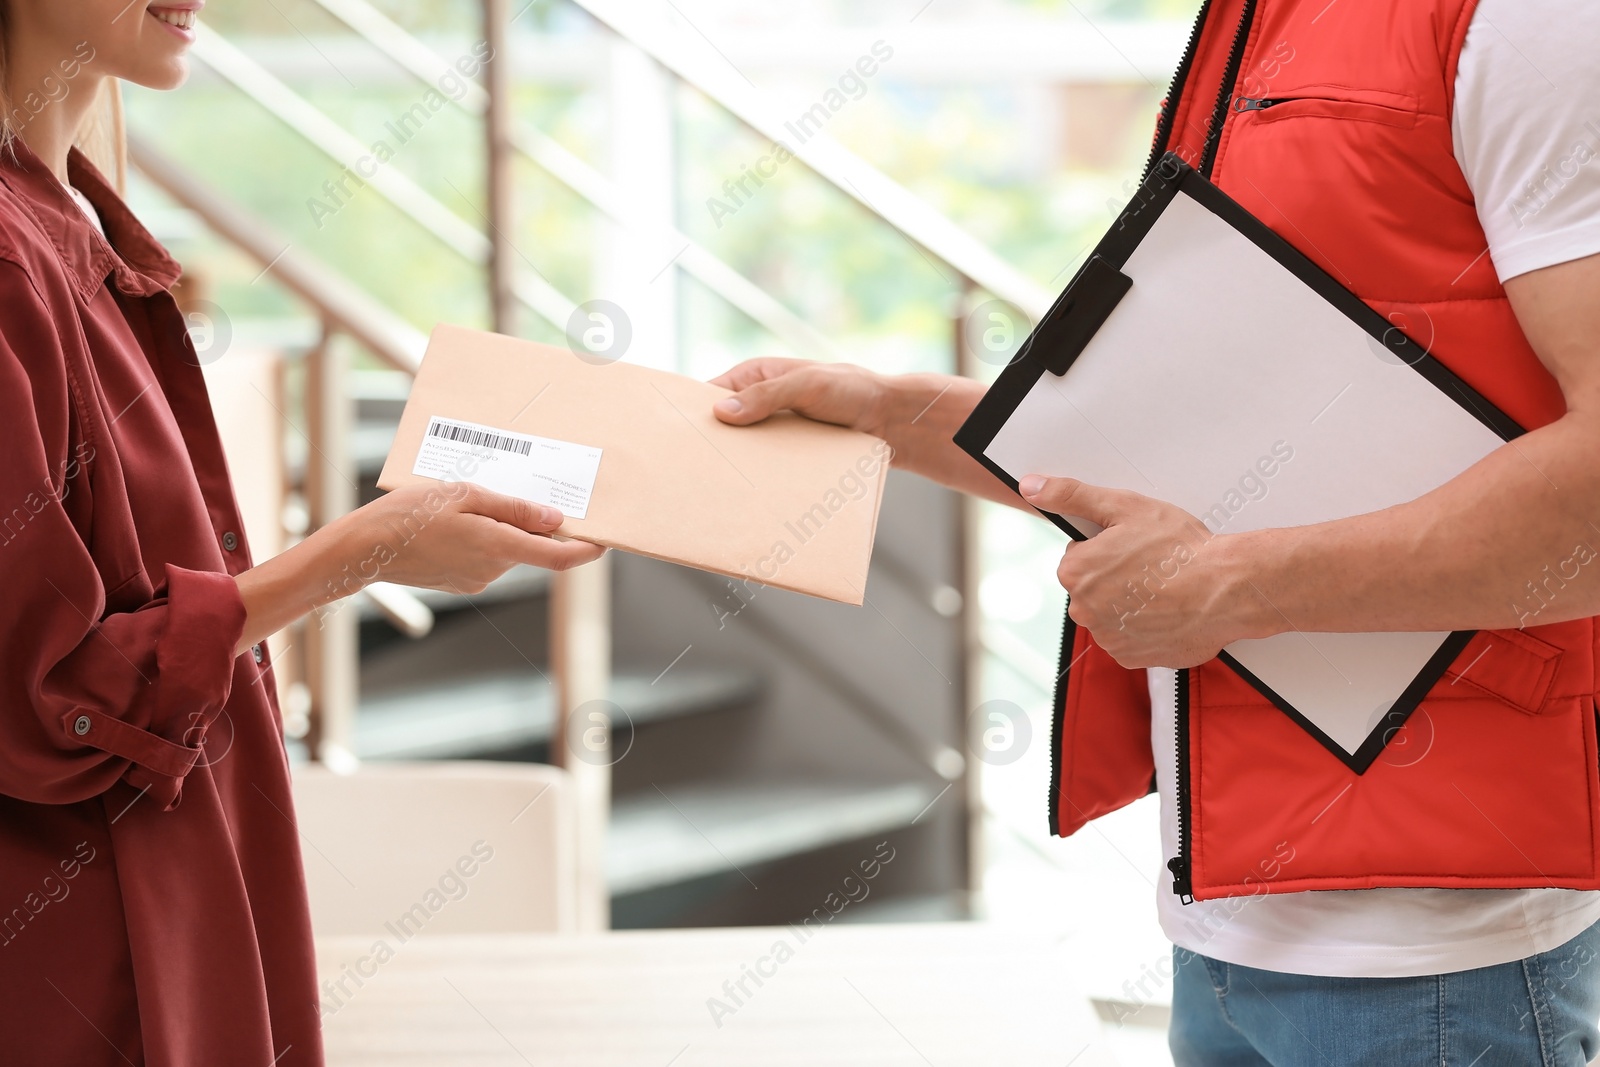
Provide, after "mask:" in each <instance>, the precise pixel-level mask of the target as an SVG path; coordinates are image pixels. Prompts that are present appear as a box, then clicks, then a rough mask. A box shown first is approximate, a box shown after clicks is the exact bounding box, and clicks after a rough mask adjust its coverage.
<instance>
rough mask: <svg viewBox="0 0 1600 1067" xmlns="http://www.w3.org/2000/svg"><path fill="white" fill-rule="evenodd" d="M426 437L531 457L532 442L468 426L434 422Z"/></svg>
mask: <svg viewBox="0 0 1600 1067" xmlns="http://www.w3.org/2000/svg"><path fill="white" fill-rule="evenodd" d="M428 436H429V437H443V438H444V439H445V440H446V441H460V442H462V443H463V444H468V445H484V446H486V447H488V448H497V449H499V450H500V451H502V452H515V453H516V454H517V455H519V456H526V455H531V454H532V452H533V442H532V441H518V440H517V439H516V438H514V437H505V436H502V435H501V434H497V433H490V432H489V431H488V430H474V429H473V428H472V427H470V426H458V425H457V424H455V423H453V422H442V421H435V422H434V423H433V424H432V425H430V426H429V427H428Z"/></svg>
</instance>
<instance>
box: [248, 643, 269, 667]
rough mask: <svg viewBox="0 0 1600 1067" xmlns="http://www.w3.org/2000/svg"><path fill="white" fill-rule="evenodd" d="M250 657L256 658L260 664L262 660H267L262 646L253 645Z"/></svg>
mask: <svg viewBox="0 0 1600 1067" xmlns="http://www.w3.org/2000/svg"><path fill="white" fill-rule="evenodd" d="M250 655H252V656H254V657H255V661H256V662H257V663H260V662H261V661H262V660H264V659H266V658H267V657H266V654H265V653H263V652H262V651H261V646H260V645H251V646H250Z"/></svg>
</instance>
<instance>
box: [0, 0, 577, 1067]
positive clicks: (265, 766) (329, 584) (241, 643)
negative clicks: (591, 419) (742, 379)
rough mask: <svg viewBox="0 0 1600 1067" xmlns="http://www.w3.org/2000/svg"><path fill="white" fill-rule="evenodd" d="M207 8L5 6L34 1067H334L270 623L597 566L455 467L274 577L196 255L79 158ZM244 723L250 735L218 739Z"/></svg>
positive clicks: (160, 78)
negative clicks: (231, 420) (235, 473)
mask: <svg viewBox="0 0 1600 1067" xmlns="http://www.w3.org/2000/svg"><path fill="white" fill-rule="evenodd" d="M200 6H201V0H178V2H176V3H172V4H162V3H156V4H151V5H148V6H147V5H146V4H145V3H144V0H134V2H133V3H129V2H128V0H73V2H70V3H64V2H62V0H0V43H3V49H0V55H3V59H4V65H3V68H0V76H3V80H0V85H3V87H4V90H5V101H4V102H5V109H4V114H5V117H6V131H5V133H4V135H3V136H4V137H5V139H6V140H7V142H8V144H7V146H6V147H5V148H4V149H0V435H3V440H4V445H5V449H4V453H5V461H4V462H3V463H0V563H3V567H4V575H5V588H6V593H7V596H6V597H5V598H4V602H3V606H0V657H3V666H0V686H3V687H4V689H3V693H0V1061H3V1062H4V1063H6V1064H8V1065H29V1067H31V1065H35V1064H38V1065H47V1064H48V1065H56V1064H72V1065H74V1067H88V1065H94V1064H125V1063H126V1064H135V1065H140V1064H151V1065H157V1064H159V1065H162V1067H168V1065H179V1067H189V1065H193V1067H216V1065H220V1064H253V1065H259V1067H267V1065H269V1064H277V1065H279V1067H290V1065H294V1064H316V1063H320V1062H321V1042H320V1037H319V1029H318V1019H317V994H316V984H315V979H314V970H313V958H312V946H311V930H310V921H309V916H308V913H307V908H306V900H305V887H304V882H303V879H302V876H301V871H300V860H299V856H300V852H299V843H298V841H297V839H296V833H295V827H294V822H293V814H294V813H293V810H292V807H291V801H290V793H289V769H288V765H287V762H286V760H285V756H284V749H283V744H282V739H281V729H280V720H279V713H278V708H277V705H276V702H275V698H274V696H273V686H272V683H271V679H270V677H269V676H268V675H269V671H270V663H269V662H268V660H267V656H266V653H265V649H264V646H263V645H262V644H261V642H262V641H264V640H265V638H266V637H267V636H268V635H269V634H271V633H273V632H274V631H276V630H278V629H281V628H282V627H284V626H285V625H287V624H289V623H290V622H292V621H294V620H295V619H297V618H299V617H300V616H301V615H304V614H305V613H306V612H308V611H310V610H312V609H313V608H315V607H318V606H320V605H322V604H325V603H327V602H328V601H329V600H331V599H333V598H334V597H335V596H339V595H344V594H345V592H346V591H347V588H348V587H347V585H346V580H347V577H348V575H351V574H358V573H367V572H366V571H363V567H362V564H363V562H364V561H367V560H370V559H375V558H376V559H386V560H389V562H387V563H386V564H385V565H384V567H383V568H382V575H381V576H382V578H383V579H384V580H386V581H391V582H400V583H404V584H409V585H418V586H428V587H433V588H444V589H456V590H463V591H476V590H478V589H481V588H482V587H483V585H484V584H485V583H487V582H488V581H489V580H491V579H492V578H494V577H495V576H497V575H498V574H500V573H502V572H503V571H505V570H506V569H507V568H509V567H510V566H512V565H513V564H516V563H531V564H534V565H537V566H542V567H549V568H552V569H563V568H566V567H571V566H574V565H577V564H581V563H585V562H588V561H589V560H592V559H595V558H596V557H597V556H599V555H600V549H598V548H596V547H594V546H592V545H587V544H583V543H578V542H560V541H556V540H554V539H553V538H551V537H549V536H547V535H548V534H550V533H551V532H552V531H554V530H555V529H557V528H558V527H559V526H560V523H561V516H560V514H559V513H557V512H554V511H552V510H551V509H541V508H538V507H536V506H534V505H531V504H528V503H526V502H523V501H519V500H514V499H511V498H509V497H504V496H500V495H497V494H494V493H490V492H487V491H484V490H480V489H478V488H476V487H471V486H465V485H444V484H442V483H441V484H440V485H439V486H438V487H437V488H434V489H411V490H401V491H398V492H394V493H391V494H389V495H388V496H387V497H384V498H383V499H381V500H379V501H376V502H374V503H372V504H369V505H367V506H366V507H363V508H361V509H360V510H358V511H356V512H354V513H352V514H350V515H347V516H345V517H344V518H343V519H341V520H339V521H337V522H335V523H333V524H332V525H330V526H328V527H326V528H324V529H322V530H319V531H318V532H317V533H315V534H313V535H312V536H311V537H309V538H307V539H306V540H305V541H304V542H302V543H301V544H299V545H297V546H295V547H294V548H292V549H290V550H288V551H287V552H284V553H283V554H282V555H280V556H278V557H276V558H274V559H272V560H270V561H268V562H266V563H263V564H261V565H260V566H252V565H251V562H250V557H249V551H248V548H247V547H246V545H245V543H244V539H243V536H242V531H241V525H240V521H239V514H238V511H237V509H236V508H235V506H234V501H233V495H232V491H231V489H230V484H229V476H228V472H227V470H226V468H225V466H224V462H223V457H222V451H221V448H220V446H219V444H218V439H217V432H216V428H215V425H214V424H213V421H212V416H211V411H210V407H209V405H208V402H207V399H206V391H205V385H204V383H203V381H202V379H201V374H200V369H199V366H198V361H197V359H196V357H195V353H194V349H193V347H192V345H191V344H190V342H189V340H188V336H187V334H186V332H185V329H184V323H183V319H182V317H181V316H180V314H179V312H178V309H177V307H176V305H175V304H174V302H173V298H172V296H171V295H170V293H169V292H168V289H169V287H170V286H171V285H172V284H173V282H174V281H175V280H176V279H177V277H178V266H177V264H176V263H174V262H173V261H172V259H171V258H169V257H168V256H167V254H166V253H165V252H164V251H163V250H162V249H161V248H160V246H159V245H157V244H156V242H155V241H154V240H153V239H152V238H151V237H150V235H149V234H148V233H146V232H145V230H144V229H143V228H142V227H141V226H140V225H139V223H138V222H137V221H136V220H135V219H134V217H133V215H132V214H131V213H130V212H129V211H128V209H127V207H126V206H125V205H124V204H123V203H122V202H121V200H119V199H118V197H117V195H116V193H115V191H114V190H113V189H112V188H111V187H110V186H109V185H108V184H107V182H106V181H105V179H104V178H102V176H101V175H100V174H99V172H97V171H96V170H95V169H94V167H93V166H92V165H90V164H89V163H88V162H87V160H86V159H85V157H84V156H83V155H82V154H81V153H80V152H79V151H77V150H76V149H74V148H73V147H72V145H73V142H74V139H75V137H76V136H77V135H78V133H79V131H80V129H81V128H82V127H83V125H84V123H85V120H86V118H87V117H88V116H89V114H90V112H91V111H92V110H93V108H94V106H95V101H96V99H97V98H98V97H99V96H100V95H101V89H102V87H103V86H104V85H105V83H106V82H107V80H108V79H114V78H124V79H128V80H130V81H134V82H137V83H138V84H141V85H145V86H148V87H151V88H157V89H171V88H174V87H176V86H177V85H179V84H180V83H181V82H182V81H183V80H184V77H185V74H186V72H187V66H186V60H185V53H186V51H187V50H188V47H189V45H190V44H191V43H192V42H193V40H194V32H193V25H194V19H195V17H196V15H197V14H198V12H199V8H200ZM239 473H240V476H241V477H245V478H248V477H250V476H251V474H250V472H249V471H248V470H245V471H241V472H239ZM419 516H421V517H424V521H422V522H421V523H420V531H419V530H418V526H419V523H418V517H419ZM407 521H408V522H409V527H407V528H403V527H402V523H403V522H407ZM402 533H403V536H402ZM391 557H392V558H391ZM224 716H225V717H226V721H227V722H229V723H231V734H232V739H231V747H229V740H230V739H229V737H228V736H227V735H226V734H222V735H221V736H220V737H219V738H218V744H217V746H215V747H216V750H217V751H216V754H215V755H214V756H211V757H209V758H208V752H210V751H211V750H210V749H208V743H207V732H208V728H209V727H210V725H211V724H212V723H213V722H214V721H215V720H217V719H218V718H221V717H224ZM219 733H220V731H219ZM224 757H225V758H224Z"/></svg>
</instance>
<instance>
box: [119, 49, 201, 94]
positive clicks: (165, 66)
mask: <svg viewBox="0 0 1600 1067" xmlns="http://www.w3.org/2000/svg"><path fill="white" fill-rule="evenodd" d="M123 80H124V81H130V82H133V83H134V84H135V85H141V86H143V87H144V88H146V89H155V90H157V91H160V92H165V91H167V90H169V89H176V88H178V87H180V86H181V85H183V83H184V82H186V81H188V80H189V57H188V56H187V55H177V56H173V57H172V58H171V59H168V60H165V61H162V62H159V63H150V64H145V65H141V67H140V69H139V70H138V72H137V73H134V74H125V75H123Z"/></svg>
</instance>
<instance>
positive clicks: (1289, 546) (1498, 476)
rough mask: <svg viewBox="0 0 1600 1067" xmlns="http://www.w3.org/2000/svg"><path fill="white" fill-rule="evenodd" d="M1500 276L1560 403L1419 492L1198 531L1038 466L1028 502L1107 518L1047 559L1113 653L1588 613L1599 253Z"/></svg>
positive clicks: (1596, 533) (1596, 569) (1598, 595)
mask: <svg viewBox="0 0 1600 1067" xmlns="http://www.w3.org/2000/svg"><path fill="white" fill-rule="evenodd" d="M1506 292H1507V294H1508V295H1509V296H1510V298H1511V304H1512V307H1513V309H1514V310H1515V311H1516V314H1517V319H1518V321H1519V322H1520V323H1521V325H1522V329H1523V332H1524V333H1525V334H1526V335H1527V337H1528V340H1529V342H1530V343H1531V344H1532V346H1533V349H1534V351H1535V352H1536V353H1537V354H1538V355H1539V358H1540V359H1541V360H1542V361H1543V362H1544V364H1545V366H1546V367H1548V368H1549V370H1550V372H1551V374H1552V375H1554V377H1555V378H1556V381H1557V382H1558V383H1559V385H1560V386H1561V390H1562V393H1563V395H1564V396H1565V397H1566V401H1567V413H1566V414H1565V415H1564V416H1563V417H1561V418H1560V419H1558V420H1557V421H1555V422H1554V423H1551V424H1549V425H1547V426H1544V427H1542V428H1540V429H1538V430H1534V431H1532V432H1530V433H1528V434H1526V435H1524V436H1522V437H1520V438H1518V439H1517V440H1516V441H1515V442H1512V443H1510V444H1507V445H1505V446H1504V447H1502V448H1500V449H1498V450H1497V451H1495V452H1493V453H1491V454H1490V455H1489V456H1487V457H1486V458H1484V459H1483V460H1482V461H1481V462H1479V463H1477V464H1476V465H1474V466H1473V467H1471V468H1469V469H1468V470H1467V471H1465V472H1464V473H1463V474H1461V475H1460V476H1459V477H1457V478H1455V479H1453V480H1452V481H1450V482H1448V483H1446V484H1445V485H1443V486H1441V487H1440V488H1438V489H1436V490H1434V491H1433V492H1431V493H1429V494H1427V495H1426V496H1423V497H1421V498H1420V499H1418V500H1415V501H1412V502H1410V503H1408V504H1403V505H1399V506H1397V507H1393V508H1388V509H1386V510H1384V511H1379V512H1374V513H1372V514H1368V515H1361V516H1356V517H1354V518H1349V519H1341V520H1339V521H1336V522H1327V523H1321V524H1319V525H1315V526H1303V527H1295V528H1290V529H1278V530H1260V531H1254V532H1250V533H1240V534H1228V535H1223V536H1219V537H1211V536H1210V535H1209V534H1208V533H1207V532H1206V530H1205V528H1204V527H1203V526H1201V525H1200V524H1199V523H1198V522H1197V521H1196V520H1194V519H1193V518H1192V517H1191V516H1189V515H1187V514H1185V513H1184V512H1182V511H1180V510H1179V509H1177V508H1174V507H1171V506H1170V505H1166V504H1162V503H1159V502H1157V501H1153V500H1149V499H1148V498H1145V497H1141V496H1138V495H1136V494H1131V493H1120V492H1114V491H1111V490H1105V489H1097V488H1094V487H1092V486H1084V485H1081V484H1079V483H1074V482H1071V481H1068V480H1064V479H1059V480H1049V481H1047V482H1046V484H1045V486H1044V488H1043V490H1041V491H1040V492H1038V493H1037V494H1036V495H1033V496H1031V497H1029V498H1028V499H1030V500H1031V502H1033V503H1035V504H1037V505H1038V506H1040V507H1042V508H1045V509H1047V510H1051V511H1060V512H1066V513H1069V514H1076V515H1083V516H1085V517H1087V518H1091V519H1095V520H1096V521H1101V520H1105V521H1106V522H1107V523H1109V528H1108V529H1107V530H1106V531H1105V532H1104V533H1102V534H1100V535H1098V536H1096V537H1094V538H1093V539H1091V540H1090V541H1088V542H1085V543H1083V544H1080V545H1074V546H1072V548H1071V549H1070V551H1068V553H1067V554H1066V557H1065V558H1064V559H1063V561H1062V564H1061V568H1060V577H1061V580H1062V583H1063V584H1064V585H1065V586H1066V587H1067V588H1068V589H1069V590H1071V591H1072V615H1073V617H1074V618H1075V619H1077V620H1078V621H1079V622H1080V623H1081V624H1083V625H1085V626H1087V627H1088V628H1089V629H1090V630H1091V631H1092V632H1093V633H1094V635H1095V637H1096V639H1097V640H1098V641H1099V642H1100V643H1101V644H1102V645H1104V646H1106V647H1107V649H1108V651H1110V652H1111V653H1112V654H1113V655H1115V656H1116V657H1117V659H1118V660H1119V661H1121V662H1122V663H1124V664H1125V665H1127V666H1149V665H1164V666H1187V665H1191V664H1194V663H1198V662H1202V661H1204V660H1206V659H1209V658H1210V657H1211V656H1212V655H1213V654H1214V653H1215V652H1216V651H1217V650H1218V649H1219V648H1220V647H1221V646H1223V645H1225V644H1228V643H1229V642H1232V641H1235V640H1238V639H1240V638H1246V637H1265V636H1269V635H1271V634H1275V633H1279V632H1282V631H1286V630H1295V629H1297V630H1304V631H1331V632H1364V631H1405V630H1456V629H1463V630H1465V629H1493V628H1509V627H1517V626H1528V625H1540V624H1544V623H1554V622H1562V621H1565V620H1568V619H1577V618H1584V617H1586V616H1590V615H1596V614H1600V558H1597V555H1596V553H1597V552H1600V256H1591V257H1589V258H1587V259H1581V260H1575V261H1573V262H1570V263H1564V264H1561V265H1559V266H1554V267H1549V268H1546V269H1544V270H1540V271H1534V272H1531V273H1529V274H1525V275H1521V276H1519V277H1516V278H1512V279H1511V280H1509V281H1508V282H1507V283H1506ZM1025 488H1031V486H1026V487H1025ZM1179 543H1182V544H1183V545H1185V546H1186V549H1185V551H1186V552H1188V553H1190V554H1192V559H1188V560H1186V561H1185V560H1179V563H1180V564H1181V565H1173V564H1169V565H1168V566H1167V568H1166V570H1167V571H1168V572H1169V573H1170V572H1171V571H1172V570H1174V569H1176V571H1177V576H1176V577H1175V578H1174V579H1173V580H1172V581H1169V582H1166V583H1165V585H1164V586H1163V587H1162V588H1161V589H1160V591H1159V592H1158V593H1157V594H1156V595H1155V596H1153V597H1151V598H1150V599H1149V600H1148V602H1146V603H1145V604H1144V605H1143V606H1142V607H1141V608H1140V609H1139V610H1138V611H1137V612H1134V613H1131V614H1130V613H1129V612H1128V611H1127V610H1126V603H1125V602H1126V600H1127V592H1126V590H1127V583H1128V582H1129V581H1130V580H1132V579H1134V578H1136V577H1138V576H1140V575H1141V574H1142V572H1143V568H1144V567H1145V566H1146V564H1155V563H1157V562H1159V561H1161V560H1164V559H1168V558H1171V557H1173V555H1174V553H1175V551H1176V546H1177V545H1178V544H1179ZM1178 555H1179V556H1182V555H1184V553H1183V552H1179V553H1178Z"/></svg>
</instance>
